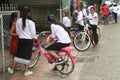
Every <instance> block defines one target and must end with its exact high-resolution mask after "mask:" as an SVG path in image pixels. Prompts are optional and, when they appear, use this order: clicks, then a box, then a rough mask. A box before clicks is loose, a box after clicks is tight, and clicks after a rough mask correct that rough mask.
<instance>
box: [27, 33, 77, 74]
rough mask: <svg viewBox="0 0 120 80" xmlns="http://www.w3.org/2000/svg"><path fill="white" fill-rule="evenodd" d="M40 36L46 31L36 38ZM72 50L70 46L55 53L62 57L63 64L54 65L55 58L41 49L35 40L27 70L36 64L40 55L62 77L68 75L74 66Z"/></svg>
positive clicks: (38, 41) (37, 40) (38, 42)
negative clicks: (52, 65) (53, 66)
mask: <svg viewBox="0 0 120 80" xmlns="http://www.w3.org/2000/svg"><path fill="white" fill-rule="evenodd" d="M41 34H47V32H46V31H43V32H41V33H40V34H38V37H39V36H40V35H41ZM72 50H74V47H71V46H69V47H65V48H62V50H61V51H60V52H57V53H58V55H59V56H61V57H62V60H63V62H62V63H55V62H56V60H55V58H54V57H53V56H51V55H50V54H49V52H48V51H46V50H45V49H44V48H43V47H42V45H41V42H40V40H39V39H36V40H35V43H34V49H33V53H32V57H31V64H30V65H29V68H33V67H34V66H35V65H36V64H37V62H38V61H39V58H40V56H41V54H42V55H44V56H45V58H46V59H47V60H48V63H50V64H52V63H55V66H56V68H57V69H58V72H60V73H61V74H62V75H68V74H70V73H72V72H73V70H74V67H75V64H76V59H75V56H74V55H72V54H71V51H72Z"/></svg>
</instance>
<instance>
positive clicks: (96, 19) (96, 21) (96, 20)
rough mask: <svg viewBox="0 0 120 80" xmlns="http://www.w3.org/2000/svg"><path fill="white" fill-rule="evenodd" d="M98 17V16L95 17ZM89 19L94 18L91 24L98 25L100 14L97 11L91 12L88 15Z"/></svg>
mask: <svg viewBox="0 0 120 80" xmlns="http://www.w3.org/2000/svg"><path fill="white" fill-rule="evenodd" d="M93 17H96V18H93ZM88 18H89V19H91V18H93V19H92V20H90V24H91V25H98V14H97V13H96V12H95V13H94V14H91V13H90V14H89V16H88Z"/></svg>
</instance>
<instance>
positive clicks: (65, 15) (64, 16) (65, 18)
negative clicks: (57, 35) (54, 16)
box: [62, 11, 71, 31]
mask: <svg viewBox="0 0 120 80" xmlns="http://www.w3.org/2000/svg"><path fill="white" fill-rule="evenodd" d="M62 17H63V20H62V23H63V24H64V25H65V27H66V28H67V29H68V30H69V31H70V28H71V21H70V19H69V18H68V17H67V13H66V12H65V11H62Z"/></svg>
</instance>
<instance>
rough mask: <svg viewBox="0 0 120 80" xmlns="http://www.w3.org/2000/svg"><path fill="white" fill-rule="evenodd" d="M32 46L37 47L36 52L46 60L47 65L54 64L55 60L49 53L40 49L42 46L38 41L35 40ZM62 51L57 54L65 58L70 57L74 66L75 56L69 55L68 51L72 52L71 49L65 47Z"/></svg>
mask: <svg viewBox="0 0 120 80" xmlns="http://www.w3.org/2000/svg"><path fill="white" fill-rule="evenodd" d="M34 46H35V47H37V52H38V53H39V54H43V55H44V56H45V57H46V58H47V60H48V63H51V64H52V63H55V61H56V59H55V58H54V57H53V56H51V55H50V53H49V52H48V51H46V50H45V49H44V48H43V47H42V45H41V43H40V41H39V40H38V39H37V40H36V43H34ZM64 49H67V51H66V50H64ZM64 49H63V50H61V51H60V52H58V54H59V56H65V55H68V56H70V57H71V59H72V61H73V64H74V65H75V64H76V59H75V56H73V55H72V54H71V53H70V51H71V50H73V47H65V48H64Z"/></svg>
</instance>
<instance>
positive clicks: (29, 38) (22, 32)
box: [8, 7, 36, 76]
mask: <svg viewBox="0 0 120 80" xmlns="http://www.w3.org/2000/svg"><path fill="white" fill-rule="evenodd" d="M22 10H23V11H22V15H21V18H19V19H18V20H17V22H16V32H17V35H18V36H19V43H18V47H17V53H16V55H15V58H14V62H13V65H12V68H9V69H8V72H9V73H11V74H13V72H14V68H15V66H16V64H17V63H22V64H24V65H25V73H24V75H25V76H28V75H31V74H33V72H32V71H29V70H28V67H29V63H30V59H31V54H32V47H33V39H35V38H36V29H35V23H34V22H33V21H32V20H31V17H30V16H31V15H30V9H29V8H28V7H24V8H23V9H22Z"/></svg>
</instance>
